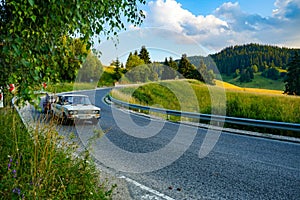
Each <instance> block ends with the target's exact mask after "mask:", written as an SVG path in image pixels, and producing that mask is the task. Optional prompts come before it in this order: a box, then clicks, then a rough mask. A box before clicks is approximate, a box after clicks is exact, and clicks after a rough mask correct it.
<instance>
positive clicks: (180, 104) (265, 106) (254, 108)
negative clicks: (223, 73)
mask: <svg viewBox="0 0 300 200" xmlns="http://www.w3.org/2000/svg"><path fill="white" fill-rule="evenodd" d="M224 87H225V94H226V98H225V99H222V98H223V97H222V96H220V97H217V99H219V101H220V102H219V103H215V104H214V105H212V100H211V95H210V91H212V90H215V91H217V90H220V91H221V90H222V87H221V83H220V82H219V83H217V86H207V85H205V84H203V83H200V82H198V81H194V80H189V81H168V82H160V83H149V84H145V85H143V86H140V87H135V88H123V89H119V90H117V91H116V90H114V91H112V95H113V97H115V98H118V99H121V100H124V101H127V102H131V103H138V104H142V105H149V106H154V107H162V108H166V109H172V110H183V111H190V112H200V113H206V114H211V111H212V108H213V109H214V110H224V109H225V110H226V115H227V116H232V117H241V118H251V119H261V120H271V121H280V122H291V123H300V97H296V96H287V95H283V94H282V93H281V92H280V91H273V90H260V89H249V88H245V89H244V88H239V87H236V86H235V87H233V86H232V85H230V84H224ZM174 88H176V89H175V90H174ZM188 88H192V92H191V91H189V90H188ZM174 91H175V92H174ZM216 94H218V92H216ZM220 94H221V92H220ZM193 96H196V100H193V98H192V97H193ZM222 101H223V103H222ZM171 119H173V120H178V119H179V117H173V118H171ZM226 126H228V125H226ZM239 128H240V127H239ZM242 128H247V129H249V127H242ZM250 129H251V130H253V129H254V128H251V127H250ZM255 131H264V132H265V131H267V132H272V133H275V134H285V135H296V136H297V135H299V134H294V133H290V132H285V133H283V132H282V131H275V130H265V129H263V130H258V129H255ZM298 137H299V136H298Z"/></svg>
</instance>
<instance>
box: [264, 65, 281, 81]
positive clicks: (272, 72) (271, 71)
mask: <svg viewBox="0 0 300 200" xmlns="http://www.w3.org/2000/svg"><path fill="white" fill-rule="evenodd" d="M262 76H264V77H266V78H270V79H273V80H278V79H279V78H280V72H279V70H278V69H276V68H275V67H271V68H268V69H266V70H265V71H264V72H263V73H262Z"/></svg>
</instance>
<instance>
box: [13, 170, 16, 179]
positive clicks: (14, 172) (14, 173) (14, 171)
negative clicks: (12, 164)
mask: <svg viewBox="0 0 300 200" xmlns="http://www.w3.org/2000/svg"><path fill="white" fill-rule="evenodd" d="M12 174H13V175H14V178H16V177H17V170H15V169H14V170H13V171H12Z"/></svg>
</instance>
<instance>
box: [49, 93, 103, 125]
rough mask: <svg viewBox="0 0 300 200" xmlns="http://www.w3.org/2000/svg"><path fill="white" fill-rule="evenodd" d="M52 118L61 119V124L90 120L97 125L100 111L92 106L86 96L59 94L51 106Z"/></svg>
mask: <svg viewBox="0 0 300 200" xmlns="http://www.w3.org/2000/svg"><path fill="white" fill-rule="evenodd" d="M51 111H52V114H53V116H55V117H58V118H59V119H62V122H63V123H68V122H74V121H75V120H90V121H92V123H93V124H97V123H98V120H99V119H100V111H101V109H100V108H99V107H97V106H94V105H92V103H91V101H90V99H89V97H88V96H87V95H78V94H60V95H57V96H56V100H55V102H54V103H53V104H52V106H51Z"/></svg>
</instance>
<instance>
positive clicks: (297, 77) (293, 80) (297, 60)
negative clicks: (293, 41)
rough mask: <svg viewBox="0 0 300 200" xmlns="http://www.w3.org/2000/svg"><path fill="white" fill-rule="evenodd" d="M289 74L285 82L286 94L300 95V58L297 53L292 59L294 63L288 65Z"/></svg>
mask: <svg viewBox="0 0 300 200" xmlns="http://www.w3.org/2000/svg"><path fill="white" fill-rule="evenodd" d="M287 67H288V72H287V74H286V79H285V80H284V82H285V83H286V85H285V91H284V92H285V93H287V94H293V95H300V56H299V54H298V53H297V52H295V55H294V57H293V59H292V61H291V62H290V63H289V64H288V65H287Z"/></svg>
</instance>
